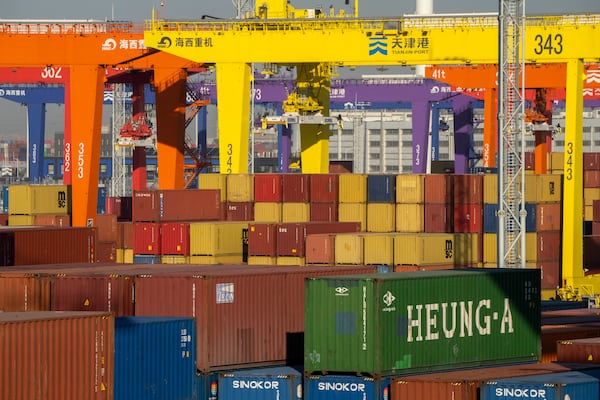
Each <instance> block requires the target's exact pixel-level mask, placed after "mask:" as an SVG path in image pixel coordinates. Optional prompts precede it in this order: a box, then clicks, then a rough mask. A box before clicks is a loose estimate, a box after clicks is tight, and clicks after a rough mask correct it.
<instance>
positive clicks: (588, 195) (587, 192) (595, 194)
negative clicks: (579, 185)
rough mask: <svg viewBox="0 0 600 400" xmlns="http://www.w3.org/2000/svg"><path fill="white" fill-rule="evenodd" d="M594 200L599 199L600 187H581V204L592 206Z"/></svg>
mask: <svg viewBox="0 0 600 400" xmlns="http://www.w3.org/2000/svg"><path fill="white" fill-rule="evenodd" d="M594 200H600V188H583V201H584V203H583V204H584V205H586V206H592V205H594Z"/></svg>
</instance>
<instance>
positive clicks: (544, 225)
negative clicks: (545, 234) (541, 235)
mask: <svg viewBox="0 0 600 400" xmlns="http://www.w3.org/2000/svg"><path fill="white" fill-rule="evenodd" d="M536 208H537V210H536V212H535V219H536V223H535V225H536V231H537V232H541V231H559V230H560V227H561V226H562V216H561V210H562V205H561V203H537V204H536Z"/></svg>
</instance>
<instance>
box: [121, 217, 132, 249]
mask: <svg viewBox="0 0 600 400" xmlns="http://www.w3.org/2000/svg"><path fill="white" fill-rule="evenodd" d="M117 232H118V234H117V247H118V248H120V249H133V243H134V223H133V222H131V221H122V222H121V221H119V222H118V230H117Z"/></svg>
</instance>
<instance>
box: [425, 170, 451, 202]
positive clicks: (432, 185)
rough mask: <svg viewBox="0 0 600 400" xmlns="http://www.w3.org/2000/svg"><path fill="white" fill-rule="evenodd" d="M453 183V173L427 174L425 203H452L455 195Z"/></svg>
mask: <svg viewBox="0 0 600 400" xmlns="http://www.w3.org/2000/svg"><path fill="white" fill-rule="evenodd" d="M452 184H453V178H452V175H449V174H428V175H425V203H435V204H452V196H453V195H454V189H453V187H452Z"/></svg>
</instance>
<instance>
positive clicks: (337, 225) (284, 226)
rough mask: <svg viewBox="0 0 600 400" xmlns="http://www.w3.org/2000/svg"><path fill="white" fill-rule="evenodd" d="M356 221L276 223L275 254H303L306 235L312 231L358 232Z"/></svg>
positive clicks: (358, 225) (301, 255)
mask: <svg viewBox="0 0 600 400" xmlns="http://www.w3.org/2000/svg"><path fill="white" fill-rule="evenodd" d="M359 231H360V223H358V222H303V223H281V224H277V232H276V233H277V240H276V242H277V255H278V256H294V257H304V256H305V250H304V246H305V242H306V236H307V235H310V234H313V233H342V232H359Z"/></svg>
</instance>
